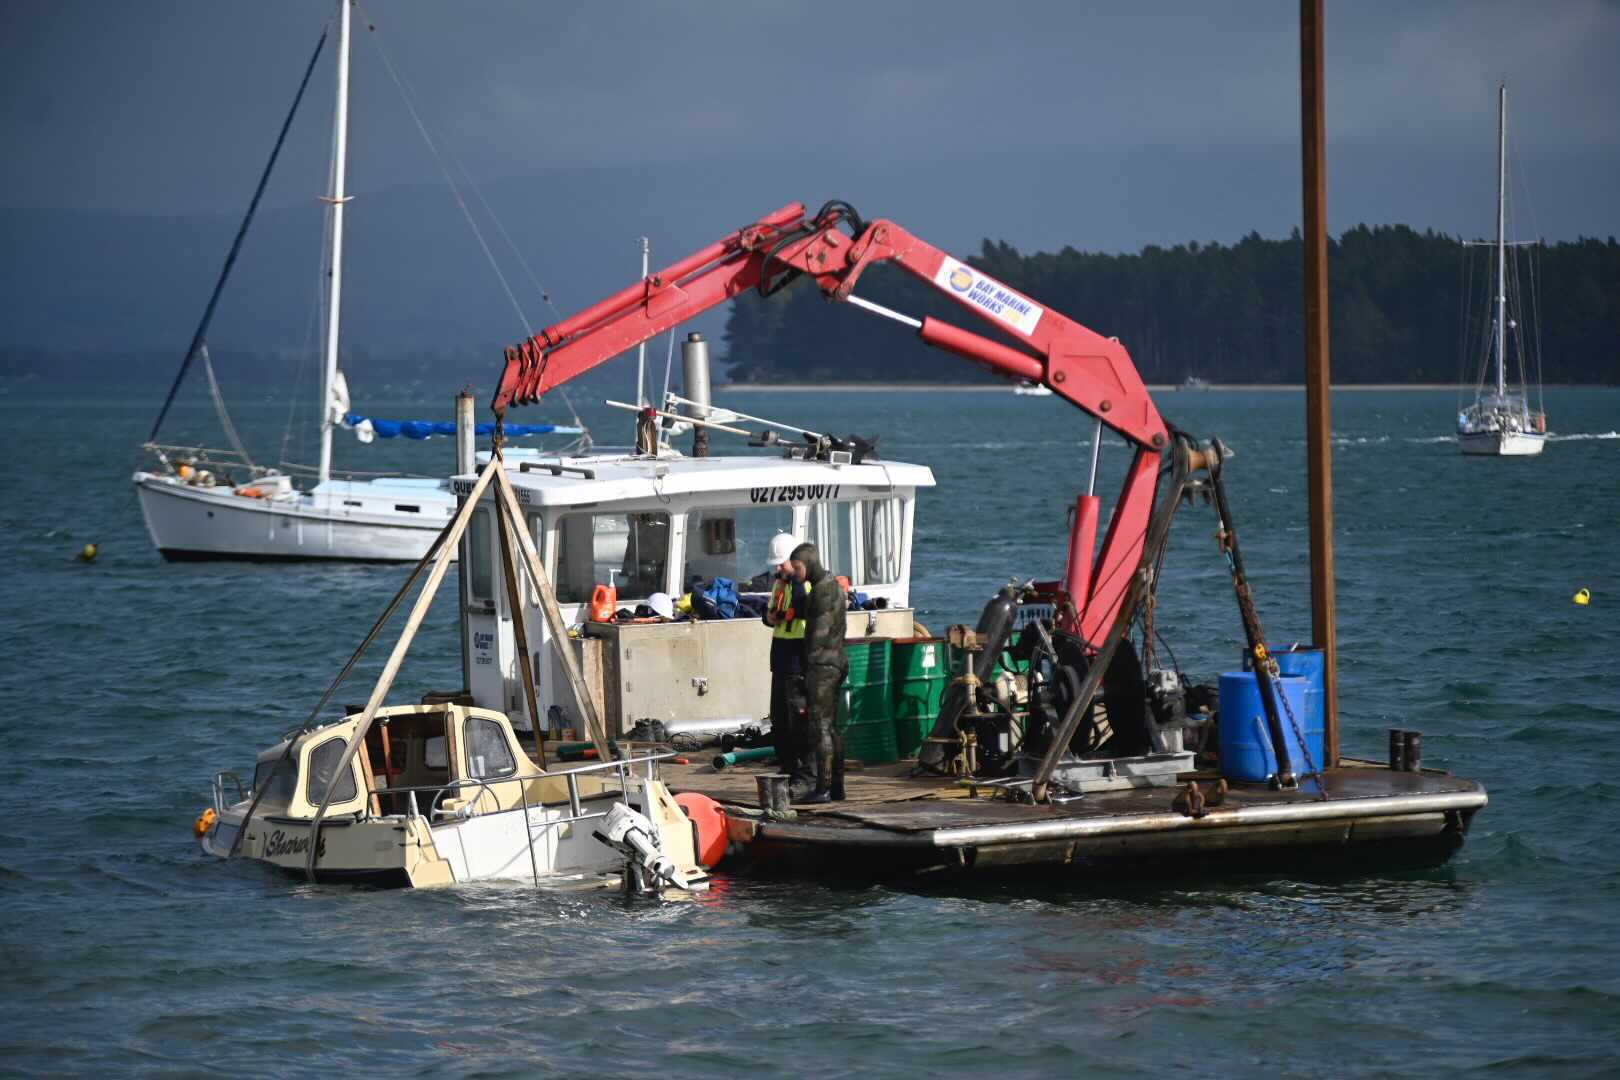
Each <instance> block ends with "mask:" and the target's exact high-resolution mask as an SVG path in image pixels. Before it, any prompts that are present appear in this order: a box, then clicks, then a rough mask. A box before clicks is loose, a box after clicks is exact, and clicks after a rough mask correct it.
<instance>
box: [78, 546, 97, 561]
mask: <svg viewBox="0 0 1620 1080" xmlns="http://www.w3.org/2000/svg"><path fill="white" fill-rule="evenodd" d="M79 561H80V562H95V561H96V545H94V544H86V545H84V547H82V548H80V549H79Z"/></svg>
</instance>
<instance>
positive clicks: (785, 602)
mask: <svg viewBox="0 0 1620 1080" xmlns="http://www.w3.org/2000/svg"><path fill="white" fill-rule="evenodd" d="M798 543H799V542H798V541H797V540H795V539H794V538H793V537H792V536H791V535H789V534H788V533H777V534H776V535H775V536H773V537H771V543H770V547H769V548H768V549H767V551H766V555H765V558H766V561H767V562H768V563H769V572H770V573H771V575H772V578H773V580H772V582H771V599H770V603H769V604H767V605H766V607H765V615H764V621H765V625H766V626H769V627H770V628H771V738H772V740H773V741H774V742H775V744H776V767H777V771H779V772H783V773H786V774H787V775H788V776H789V777H791V778H792V779H791V780H790V781H789V783H792V782H793V781H804V780H812V779H813V778H814V774H813V772H812V771H811V769H812V766H811V755H810V754H809V753H808V751H807V750H806V748H805V746H804V714H805V711H806V709H807V708H808V706H807V705H806V703H805V694H804V630H805V614H806V609H807V608H808V607H809V595H808V593H806V591H805V584H804V577H803V574H802V573H800V570H801V569H802V568H795V567H794V565H793V563H792V555H793V549H794V548H795V547H797V546H798Z"/></svg>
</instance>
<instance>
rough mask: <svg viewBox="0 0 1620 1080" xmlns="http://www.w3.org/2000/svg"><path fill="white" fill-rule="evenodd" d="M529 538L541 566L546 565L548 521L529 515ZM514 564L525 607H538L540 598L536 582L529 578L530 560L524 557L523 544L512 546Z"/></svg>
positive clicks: (536, 515) (535, 515)
mask: <svg viewBox="0 0 1620 1080" xmlns="http://www.w3.org/2000/svg"><path fill="white" fill-rule="evenodd" d="M527 520H528V523H529V538H530V539H531V540H533V541H534V552H535V554H536V555H538V556H540V565H541V566H544V565H545V563H546V521H545V518H543V517H541V516H540V515H539V514H530V515H528V519H527ZM512 564H513V565H514V566H515V567H516V568H517V576H518V585H519V587H520V592H519V595H520V596H522V598H523V606H524V607H536V606H538V605H539V603H540V597H539V596H538V594H536V593H535V591H534V581H533V580H532V579H531V578H530V577H529V571H528V560H527V559H525V558H524V556H523V546H522V545H521V544H513V545H512Z"/></svg>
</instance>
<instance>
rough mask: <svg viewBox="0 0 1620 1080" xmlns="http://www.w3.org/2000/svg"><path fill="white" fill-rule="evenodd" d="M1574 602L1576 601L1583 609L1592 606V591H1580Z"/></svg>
mask: <svg viewBox="0 0 1620 1080" xmlns="http://www.w3.org/2000/svg"><path fill="white" fill-rule="evenodd" d="M1574 600H1575V602H1576V603H1577V604H1579V605H1581V607H1585V606H1586V605H1587V604H1590V603H1591V602H1592V590H1590V589H1582V590H1580V591H1579V592H1577V593H1576V594H1575V596H1574Z"/></svg>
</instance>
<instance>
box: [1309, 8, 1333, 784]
mask: <svg viewBox="0 0 1620 1080" xmlns="http://www.w3.org/2000/svg"><path fill="white" fill-rule="evenodd" d="M1322 101H1323V78H1322V0H1299V104H1300V129H1301V131H1300V133H1301V140H1300V141H1301V144H1302V150H1303V165H1304V170H1303V172H1304V198H1305V228H1304V240H1305V431H1306V439H1305V445H1306V457H1307V461H1308V464H1307V471H1308V474H1309V488H1310V515H1311V521H1310V532H1311V634H1312V637H1313V638H1314V639H1315V641H1316V646H1317V648H1319V649H1321V650H1322V653H1323V661H1324V665H1323V666H1324V668H1325V671H1324V673H1323V680H1322V699H1323V700H1322V711H1323V726H1324V728H1325V729H1326V730H1325V731H1324V733H1323V736H1324V742H1325V744H1326V745H1325V746H1324V751H1325V753H1324V755H1323V756H1324V757H1325V758H1327V761H1326V762H1325V763H1324V767H1332V766H1334V765H1337V764H1338V763H1339V675H1338V641H1337V636H1336V633H1335V630H1334V617H1333V459H1332V455H1333V448H1332V443H1331V441H1330V435H1331V432H1332V428H1333V417H1332V401H1331V400H1330V398H1329V393H1328V392H1329V387H1330V385H1331V384H1330V379H1329V358H1328V276H1327V154H1326V145H1325V143H1326V130H1325V124H1324V118H1323V112H1324V110H1323V105H1322Z"/></svg>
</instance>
